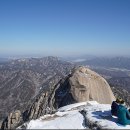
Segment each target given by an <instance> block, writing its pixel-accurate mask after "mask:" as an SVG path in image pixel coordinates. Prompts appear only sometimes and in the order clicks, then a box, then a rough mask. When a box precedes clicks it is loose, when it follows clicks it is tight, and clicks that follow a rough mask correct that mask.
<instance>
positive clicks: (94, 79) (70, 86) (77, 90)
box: [2, 67, 115, 129]
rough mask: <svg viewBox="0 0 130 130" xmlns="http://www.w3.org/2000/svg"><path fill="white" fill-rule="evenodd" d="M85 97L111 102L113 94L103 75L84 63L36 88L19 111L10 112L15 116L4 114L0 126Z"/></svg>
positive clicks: (9, 126) (82, 99)
mask: <svg viewBox="0 0 130 130" xmlns="http://www.w3.org/2000/svg"><path fill="white" fill-rule="evenodd" d="M89 100H95V101H98V102H99V103H104V104H111V102H112V101H113V100H115V97H114V95H113V93H112V91H111V89H110V86H109V85H108V83H107V82H106V80H105V79H104V78H102V77H101V76H100V75H98V74H97V73H95V72H94V71H92V70H90V69H88V68H86V67H78V68H76V69H74V71H72V73H71V74H69V75H68V76H66V78H64V79H61V80H60V81H59V82H58V83H57V84H56V85H54V86H51V87H50V89H49V90H46V91H43V92H40V93H39V95H38V96H37V97H35V100H34V101H33V102H32V105H30V106H29V107H28V109H27V110H25V111H24V112H23V113H22V112H21V113H22V114H21V113H20V112H18V111H16V112H15V113H19V115H18V114H13V116H15V115H17V117H13V118H12V116H8V117H7V118H6V119H5V120H4V121H3V123H2V129H5V128H7V129H13V128H16V127H17V126H19V125H20V123H21V124H22V123H23V122H26V121H28V120H31V119H37V118H39V117H40V116H42V115H45V114H48V113H49V114H52V113H54V112H55V111H57V109H58V108H59V107H61V106H65V105H68V104H72V103H76V102H82V101H89ZM30 102H31V101H30ZM11 115H12V114H11ZM21 115H22V116H21Z"/></svg>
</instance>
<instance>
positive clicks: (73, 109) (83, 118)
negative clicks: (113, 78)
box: [19, 101, 130, 129]
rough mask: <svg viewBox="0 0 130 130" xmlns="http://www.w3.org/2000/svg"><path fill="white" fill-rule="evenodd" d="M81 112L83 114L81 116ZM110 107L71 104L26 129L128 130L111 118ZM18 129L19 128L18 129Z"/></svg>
mask: <svg viewBox="0 0 130 130" xmlns="http://www.w3.org/2000/svg"><path fill="white" fill-rule="evenodd" d="M81 110H83V112H84V114H83V113H82V114H81ZM110 110H111V105H109V104H98V103H97V102H95V101H89V102H82V103H76V104H71V105H68V106H65V107H62V108H60V109H59V110H58V112H56V113H55V114H53V115H45V116H42V117H40V118H39V119H37V120H31V121H30V122H29V123H26V125H27V127H26V128H27V129H86V128H89V127H90V128H91V127H93V126H94V127H95V128H101V129H130V125H127V126H122V125H120V124H118V123H117V118H116V117H112V116H111V112H110ZM19 128H20V127H19Z"/></svg>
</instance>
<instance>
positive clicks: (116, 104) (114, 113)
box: [111, 98, 122, 116]
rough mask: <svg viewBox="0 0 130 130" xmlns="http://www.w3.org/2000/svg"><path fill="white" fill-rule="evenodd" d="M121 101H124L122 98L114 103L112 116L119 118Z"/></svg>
mask: <svg viewBox="0 0 130 130" xmlns="http://www.w3.org/2000/svg"><path fill="white" fill-rule="evenodd" d="M121 101H122V99H121V98H117V99H116V101H113V102H112V105H111V114H112V116H117V110H118V108H119V104H120V102H121Z"/></svg>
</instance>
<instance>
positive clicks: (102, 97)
mask: <svg viewBox="0 0 130 130" xmlns="http://www.w3.org/2000/svg"><path fill="white" fill-rule="evenodd" d="M93 100H94V101H97V102H99V103H103V104H111V103H112V101H113V100H115V97H114V95H113V93H112V90H111V88H110V86H109V84H108V83H107V82H106V80H105V79H104V78H102V77H101V76H100V75H98V74H97V73H95V72H94V71H92V70H90V69H88V68H86V67H79V68H77V69H75V70H74V71H73V73H72V74H71V75H70V76H69V77H68V78H67V79H66V80H65V81H64V83H62V84H60V87H59V88H58V89H57V90H56V95H55V105H56V107H62V106H65V105H68V104H71V103H76V102H83V101H93Z"/></svg>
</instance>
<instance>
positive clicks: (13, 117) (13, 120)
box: [1, 110, 23, 129]
mask: <svg viewBox="0 0 130 130" xmlns="http://www.w3.org/2000/svg"><path fill="white" fill-rule="evenodd" d="M22 122H23V119H22V114H21V112H20V111H19V110H16V111H14V112H11V113H10V114H9V116H8V117H7V118H6V119H5V120H4V121H3V123H2V126H1V128H2V129H14V128H16V127H17V126H18V125H19V124H20V123H22Z"/></svg>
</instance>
